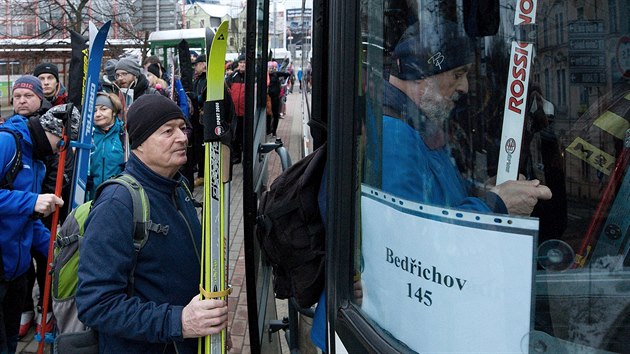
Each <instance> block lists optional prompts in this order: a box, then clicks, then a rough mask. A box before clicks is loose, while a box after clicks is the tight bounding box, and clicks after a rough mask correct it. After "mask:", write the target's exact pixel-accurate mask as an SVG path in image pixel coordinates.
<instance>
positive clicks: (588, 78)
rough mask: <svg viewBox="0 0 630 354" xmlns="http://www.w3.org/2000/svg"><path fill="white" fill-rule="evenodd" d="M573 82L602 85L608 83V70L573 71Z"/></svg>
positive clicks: (570, 78) (570, 77) (571, 75)
mask: <svg viewBox="0 0 630 354" xmlns="http://www.w3.org/2000/svg"><path fill="white" fill-rule="evenodd" d="M569 80H570V82H571V84H579V85H592V86H601V85H605V84H606V71H605V70H597V71H584V72H573V71H572V72H571V74H570V75H569Z"/></svg>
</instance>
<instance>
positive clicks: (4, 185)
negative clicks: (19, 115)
mask: <svg viewBox="0 0 630 354" xmlns="http://www.w3.org/2000/svg"><path fill="white" fill-rule="evenodd" d="M0 132H7V133H9V134H11V135H12V136H13V138H14V139H15V155H13V159H12V160H11V161H12V162H11V167H10V168H9V170H8V171H7V173H5V174H4V177H3V178H2V180H0V189H8V190H13V181H15V177H16V176H17V174H18V172H20V170H21V169H22V167H23V166H22V144H20V140H21V139H22V134H20V133H19V132H16V131H15V130H11V129H8V128H6V127H0Z"/></svg>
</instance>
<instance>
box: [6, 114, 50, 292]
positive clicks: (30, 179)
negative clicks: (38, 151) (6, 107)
mask: <svg viewBox="0 0 630 354" xmlns="http://www.w3.org/2000/svg"><path fill="white" fill-rule="evenodd" d="M26 122H27V120H26V118H24V117H22V116H19V115H15V116H13V117H11V118H9V120H7V121H6V122H4V124H3V125H2V126H3V127H5V128H8V129H11V130H13V131H16V132H19V133H20V134H21V135H22V139H21V147H22V166H23V167H22V169H21V170H20V171H19V172H18V174H17V176H16V177H15V181H14V182H13V187H14V190H7V189H0V250H2V262H3V266H4V275H5V279H6V280H12V279H14V278H16V277H18V276H20V275H22V274H24V273H26V271H27V270H28V268H29V267H30V265H31V248H33V249H35V250H37V251H38V252H39V253H41V254H43V255H44V256H48V241H49V239H50V231H49V230H48V229H47V228H46V227H45V226H44V224H43V223H42V221H41V220H39V219H36V220H33V219H32V218H31V215H32V214H33V211H34V210H35V203H36V202H37V197H38V195H39V193H40V191H41V189H42V181H43V180H44V175H45V173H46V167H45V166H44V163H43V162H42V161H40V160H34V159H33V141H32V140H31V134H30V132H29V130H28V126H27V123H26ZM15 152H16V146H15V139H14V138H13V136H12V135H11V134H10V133H7V132H0V180H1V179H3V178H4V175H5V174H6V173H7V172H8V170H9V169H10V168H11V165H12V162H13V158H14V156H15Z"/></svg>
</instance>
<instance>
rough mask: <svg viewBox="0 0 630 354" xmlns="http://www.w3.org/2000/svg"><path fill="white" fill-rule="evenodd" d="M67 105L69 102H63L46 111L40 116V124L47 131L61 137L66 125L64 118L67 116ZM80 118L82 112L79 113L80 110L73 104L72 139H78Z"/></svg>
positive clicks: (71, 117) (71, 119) (71, 118)
mask: <svg viewBox="0 0 630 354" xmlns="http://www.w3.org/2000/svg"><path fill="white" fill-rule="evenodd" d="M67 106H68V104H61V105H58V106H54V107H52V108H51V109H49V110H48V111H46V113H44V114H43V115H42V116H40V117H39V124H40V125H41V126H42V128H43V129H44V130H45V131H47V132H50V133H52V134H55V135H56V136H58V137H60V138H61V137H62V130H63V127H64V121H63V119H65V117H66V108H67ZM80 120H81V113H79V110H78V109H77V108H76V107H74V106H73V107H72V115H71V116H70V130H71V135H70V139H71V140H76V138H77V137H78V136H79V121H80Z"/></svg>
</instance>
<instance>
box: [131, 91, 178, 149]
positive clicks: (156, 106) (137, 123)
mask: <svg viewBox="0 0 630 354" xmlns="http://www.w3.org/2000/svg"><path fill="white" fill-rule="evenodd" d="M177 118H181V119H184V114H183V113H182V111H181V109H179V106H177V105H176V104H175V102H173V101H171V100H170V99H168V98H166V97H165V96H162V95H160V94H145V95H142V96H140V97H139V98H138V99H136V100H135V101H134V102H133V104H132V105H131V107H130V108H129V112H127V133H128V134H129V144H131V149H135V148H137V147H138V146H140V145H141V144H142V143H143V142H144V141H145V140H147V138H148V137H149V136H151V134H153V132H155V131H156V130H158V128H159V127H161V126H162V124H164V123H166V122H168V121H169V120H173V119H177Z"/></svg>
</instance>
